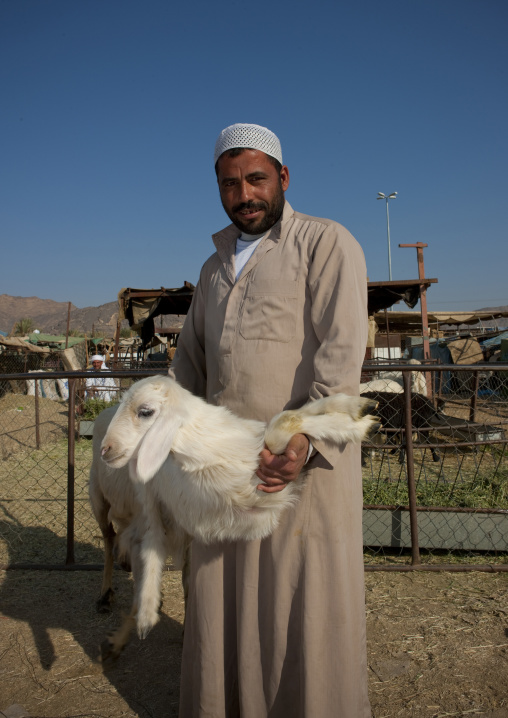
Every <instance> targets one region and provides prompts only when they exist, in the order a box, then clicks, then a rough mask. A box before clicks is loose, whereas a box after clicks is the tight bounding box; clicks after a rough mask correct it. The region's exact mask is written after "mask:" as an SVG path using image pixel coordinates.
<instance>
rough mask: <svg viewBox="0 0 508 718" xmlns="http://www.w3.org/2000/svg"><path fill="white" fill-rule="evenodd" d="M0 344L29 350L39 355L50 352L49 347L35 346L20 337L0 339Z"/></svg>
mask: <svg viewBox="0 0 508 718" xmlns="http://www.w3.org/2000/svg"><path fill="white" fill-rule="evenodd" d="M0 344H2V345H3V346H6V347H13V348H22V349H27V350H28V351H30V352H34V353H39V354H47V353H48V352H49V347H38V346H35V345H33V344H30V343H29V342H27V341H25V340H24V339H21V338H20V337H9V338H7V337H0Z"/></svg>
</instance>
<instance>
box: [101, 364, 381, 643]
mask: <svg viewBox="0 0 508 718" xmlns="http://www.w3.org/2000/svg"><path fill="white" fill-rule="evenodd" d="M374 408H375V402H372V401H370V400H368V399H362V398H361V397H352V396H346V395H344V394H336V395H334V396H330V397H326V398H323V399H319V400H317V401H314V402H310V403H309V404H306V405H305V406H304V407H302V408H301V409H297V410H294V411H284V412H282V413H281V414H278V415H277V416H276V417H274V418H273V419H272V421H271V422H270V423H269V425H268V426H267V425H266V424H265V423H264V422H260V421H253V420H249V419H243V418H240V417H238V416H235V415H234V414H233V413H232V412H230V411H229V410H228V409H226V408H225V407H220V406H212V405H210V404H207V403H206V402H205V401H203V400H202V399H200V398H198V397H196V396H194V395H192V394H191V393H190V392H188V391H186V390H185V389H184V388H183V387H181V386H180V385H179V384H178V383H177V382H176V381H174V380H173V379H172V378H170V377H165V376H156V377H149V378H147V379H143V380H142V381H140V382H137V383H136V384H134V385H133V386H132V387H131V389H130V390H129V391H128V392H127V394H126V395H125V397H124V399H123V400H122V403H121V404H120V407H119V409H118V411H117V412H116V414H115V415H114V417H113V418H112V420H111V423H110V424H109V427H108V430H107V432H106V435H105V436H104V439H103V440H102V450H101V453H102V458H103V460H104V461H105V462H106V464H107V465H108V466H109V467H110V468H111V469H116V470H119V469H122V468H123V467H125V466H126V465H127V464H128V466H129V473H130V477H131V479H132V480H133V481H134V482H135V483H136V484H137V485H138V486H141V487H144V488H145V491H144V495H143V499H142V504H143V509H144V513H145V516H146V517H147V520H146V524H145V528H146V531H145V533H144V536H143V540H142V545H141V549H140V552H141V558H142V562H143V574H142V581H141V586H140V589H139V591H138V594H137V598H138V602H137V614H136V622H137V627H138V633H139V635H140V636H145V635H146V634H147V633H148V631H149V630H150V629H151V628H152V626H153V625H154V624H155V623H156V622H157V620H158V606H159V595H160V578H161V572H162V569H163V566H164V561H165V558H166V552H167V548H165V542H166V538H165V536H164V524H163V521H162V520H161V515H162V512H161V507H164V509H165V510H166V511H167V512H168V514H171V516H172V518H173V520H174V522H175V524H176V525H177V526H178V527H180V528H181V529H183V531H185V532H186V533H187V534H189V535H190V536H193V537H197V538H198V539H199V540H200V541H202V542H205V543H208V542H214V541H224V540H253V539H261V538H264V537H265V536H268V535H269V534H270V533H271V532H272V531H273V530H274V529H275V527H276V526H277V524H278V523H279V520H280V517H281V515H282V513H283V512H284V511H285V510H286V509H287V508H288V507H290V506H291V505H293V504H294V503H295V502H296V501H297V500H298V495H299V492H300V490H301V486H302V479H299V480H298V481H296V482H291V483H289V484H288V486H287V487H286V488H285V489H284V490H283V491H281V492H277V493H266V492H263V491H260V490H258V489H257V488H256V487H257V486H258V485H259V483H260V480H259V479H258V477H257V476H256V474H255V471H256V469H257V466H258V463H259V454H260V452H261V450H262V449H263V446H264V444H265V443H266V445H267V446H268V448H269V449H270V450H271V451H272V453H275V454H282V453H283V452H284V449H285V448H286V446H287V444H288V442H289V440H290V438H291V437H292V436H293V435H294V434H298V433H303V434H306V435H307V436H309V437H310V438H311V439H312V440H314V441H317V440H326V441H328V442H331V443H333V444H344V443H346V442H351V441H352V442H360V441H361V439H362V438H364V437H365V436H366V435H367V434H368V433H369V431H371V430H372V429H374V428H375V426H376V424H377V420H376V419H375V418H374V417H372V416H370V415H368V412H369V411H370V410H372V409H374ZM123 475H124V474H123ZM171 553H172V552H171ZM172 555H173V554H172Z"/></svg>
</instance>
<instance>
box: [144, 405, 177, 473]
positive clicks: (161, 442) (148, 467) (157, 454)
mask: <svg viewBox="0 0 508 718" xmlns="http://www.w3.org/2000/svg"><path fill="white" fill-rule="evenodd" d="M181 425H182V420H181V418H180V417H177V416H174V415H173V416H172V415H171V414H166V413H165V412H162V413H161V414H160V415H159V416H158V417H157V419H156V420H155V421H154V423H153V424H152V426H151V427H150V428H149V430H148V431H147V432H146V434H145V437H144V438H143V440H142V442H141V446H140V447H139V451H138V455H137V458H136V466H135V467H134V466H133V467H132V470H133V471H134V472H135V473H136V476H137V479H138V480H139V481H142V482H143V483H146V482H147V481H150V479H151V478H153V477H154V476H155V474H156V473H157V471H158V470H159V469H160V468H161V466H162V464H163V463H164V462H165V461H166V459H167V457H168V454H169V452H170V451H171V447H172V445H173V441H174V438H175V436H176V432H177V431H178V429H179V428H180V426H181Z"/></svg>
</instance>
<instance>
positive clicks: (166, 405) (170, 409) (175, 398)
mask: <svg viewBox="0 0 508 718" xmlns="http://www.w3.org/2000/svg"><path fill="white" fill-rule="evenodd" d="M185 394H187V392H185V390H184V389H182V387H180V386H179V385H178V384H177V383H176V382H175V381H174V380H173V379H171V378H170V377H164V376H155V377H148V378H147V379H142V380H141V381H139V382H136V383H135V384H134V385H133V386H132V387H131V388H130V389H129V391H128V392H127V393H126V394H125V396H124V398H123V400H122V402H121V404H120V406H119V408H118V411H117V412H116V414H115V415H114V417H113V419H112V420H111V423H110V425H109V427H108V430H107V432H106V435H105V436H104V439H103V440H102V444H101V455H102V459H103V461H105V462H106V464H107V465H108V466H110V467H111V468H113V469H118V468H121V467H122V466H125V465H126V464H127V463H129V472H130V475H131V478H133V479H135V480H138V481H141V482H143V483H146V482H147V481H149V480H150V479H151V478H152V477H153V476H154V475H155V474H156V473H157V471H158V470H159V469H160V468H161V466H162V464H163V463H164V461H165V460H166V458H167V456H168V454H169V452H170V451H171V446H172V444H173V440H174V437H175V435H176V432H177V431H178V429H179V428H180V426H181V425H182V424H183V422H184V420H185V418H186V414H187V412H186V408H185V401H184V399H185V397H184V396H182V395H185Z"/></svg>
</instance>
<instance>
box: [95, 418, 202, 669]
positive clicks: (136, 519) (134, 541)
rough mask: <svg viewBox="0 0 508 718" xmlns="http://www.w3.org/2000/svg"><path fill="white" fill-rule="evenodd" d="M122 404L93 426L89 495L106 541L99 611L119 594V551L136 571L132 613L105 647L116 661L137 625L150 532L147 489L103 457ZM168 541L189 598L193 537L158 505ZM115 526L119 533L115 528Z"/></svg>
mask: <svg viewBox="0 0 508 718" xmlns="http://www.w3.org/2000/svg"><path fill="white" fill-rule="evenodd" d="M117 408H118V407H112V408H109V409H106V410H105V411H103V412H101V414H100V415H99V416H98V417H97V419H96V421H95V425H94V437H93V459H92V466H91V469H90V482H89V498H90V503H91V506H92V511H93V513H94V516H95V518H96V520H97V523H98V524H99V528H100V530H101V533H102V536H103V539H104V571H103V578H102V587H101V593H100V597H99V599H98V601H97V610H98V611H99V612H101V613H105V612H108V611H110V610H111V602H112V599H113V596H114V592H113V587H112V578H113V564H114V557H115V555H116V556H117V557H118V558H119V560H120V561H121V566H122V568H124V569H125V570H128V571H130V570H132V573H133V578H134V599H133V604H132V607H131V611H130V613H129V614H128V615H127V616H126V617H125V618H124V620H123V622H122V625H121V626H120V627H119V628H118V629H117V630H116V631H115V632H113V633H112V634H111V635H110V636H108V638H107V639H106V640H105V641H104V642H103V644H102V645H101V659H102V661H103V662H104V663H107V662H112V661H113V660H115V659H116V658H118V656H119V655H120V653H121V652H122V651H123V649H124V648H125V646H126V645H127V642H128V640H129V636H130V634H131V632H132V630H133V629H134V627H135V623H136V618H135V617H136V613H137V606H138V602H139V601H138V589H139V587H140V586H141V578H142V575H143V559H142V556H141V543H142V539H143V537H144V535H145V533H146V530H147V527H146V515H145V512H144V511H143V501H144V498H145V497H144V487H143V486H139V485H136V484H135V483H133V482H132V481H130V479H129V472H128V469H127V467H126V468H125V469H119V470H116V471H114V470H111V469H109V468H108V467H107V466H106V465H105V464H104V462H103V461H102V459H101V444H102V440H103V438H104V436H105V434H106V431H107V428H108V426H109V423H110V421H111V419H112V417H113V416H114V414H115V412H116V410H117ZM158 511H159V513H160V518H159V520H160V521H161V522H162V525H163V530H164V535H165V536H166V537H167V541H166V544H165V547H164V549H163V550H164V551H165V556H164V561H165V560H166V558H167V556H169V555H170V554H172V559H173V563H174V564H175V565H176V566H177V568H181V569H182V583H183V586H184V597H185V599H186V597H187V583H188V580H187V579H188V551H189V544H190V541H189V537H188V536H186V534H185V533H184V532H183V531H181V530H180V529H178V527H176V526H175V525H174V523H173V521H172V519H171V517H170V516H169V515H168V514H167V512H164V510H163V507H158ZM115 527H116V531H115Z"/></svg>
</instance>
